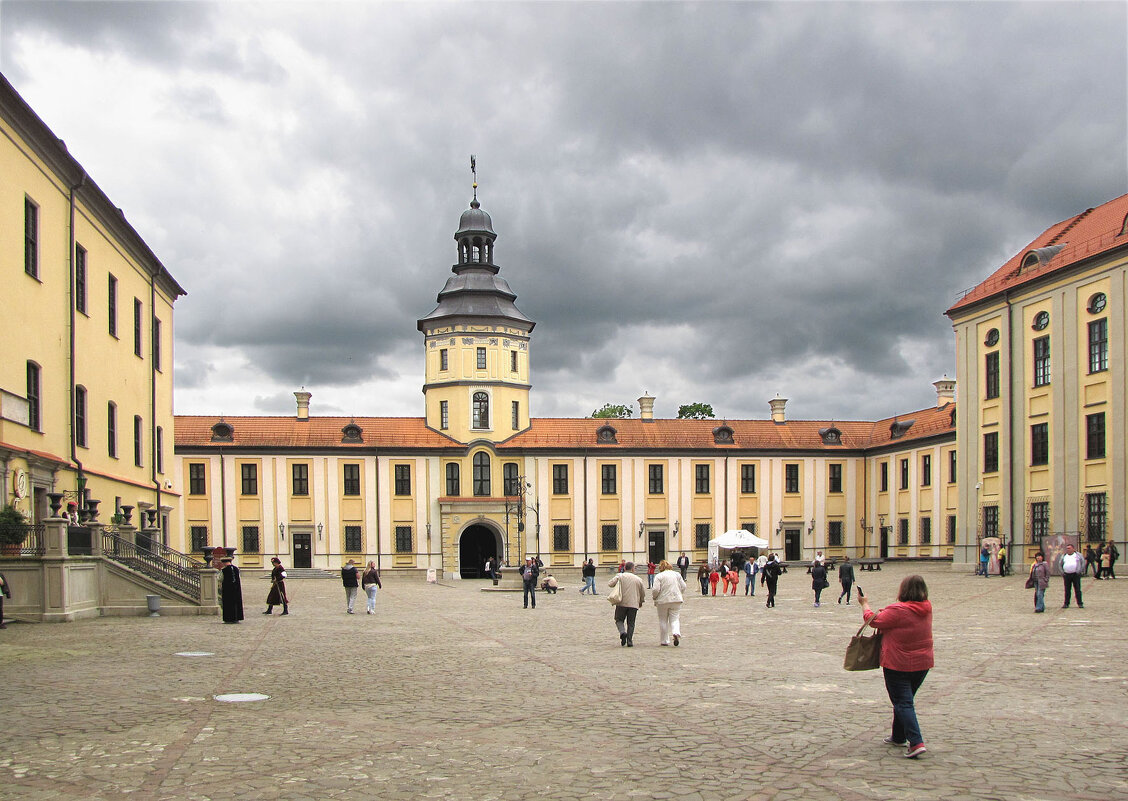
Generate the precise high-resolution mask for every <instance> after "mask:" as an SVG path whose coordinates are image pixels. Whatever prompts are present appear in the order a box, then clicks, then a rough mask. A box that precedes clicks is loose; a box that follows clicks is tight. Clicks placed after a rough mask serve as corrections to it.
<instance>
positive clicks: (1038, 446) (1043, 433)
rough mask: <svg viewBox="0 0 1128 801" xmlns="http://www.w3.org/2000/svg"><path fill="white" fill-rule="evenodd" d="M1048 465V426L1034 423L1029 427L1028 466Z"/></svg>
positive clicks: (1047, 424)
mask: <svg viewBox="0 0 1128 801" xmlns="http://www.w3.org/2000/svg"><path fill="white" fill-rule="evenodd" d="M1049 463H1050V424H1049V423H1035V424H1034V425H1032V426H1030V464H1032V465H1039V464H1049Z"/></svg>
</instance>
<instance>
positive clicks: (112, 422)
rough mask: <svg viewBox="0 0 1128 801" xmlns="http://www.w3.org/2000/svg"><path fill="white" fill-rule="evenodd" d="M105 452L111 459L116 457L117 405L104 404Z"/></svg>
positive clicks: (111, 403)
mask: <svg viewBox="0 0 1128 801" xmlns="http://www.w3.org/2000/svg"><path fill="white" fill-rule="evenodd" d="M106 452H107V453H108V454H109V455H110V458H111V459H116V458H117V406H116V405H115V404H114V403H113V402H110V403H107V404H106Z"/></svg>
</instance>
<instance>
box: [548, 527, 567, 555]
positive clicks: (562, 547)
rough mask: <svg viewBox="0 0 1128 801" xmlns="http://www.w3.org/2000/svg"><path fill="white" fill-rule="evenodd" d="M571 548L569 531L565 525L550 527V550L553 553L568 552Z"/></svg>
mask: <svg viewBox="0 0 1128 801" xmlns="http://www.w3.org/2000/svg"><path fill="white" fill-rule="evenodd" d="M571 548H572V536H571V531H570V530H569V528H568V526H567V525H555V526H553V527H552V550H554V551H569V550H571Z"/></svg>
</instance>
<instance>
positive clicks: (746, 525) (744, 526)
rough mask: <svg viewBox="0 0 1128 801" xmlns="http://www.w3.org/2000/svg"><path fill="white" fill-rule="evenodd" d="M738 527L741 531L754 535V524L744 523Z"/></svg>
mask: <svg viewBox="0 0 1128 801" xmlns="http://www.w3.org/2000/svg"><path fill="white" fill-rule="evenodd" d="M740 527H741V528H742V529H744V530H745V531H747V532H748V533H749V534H755V533H756V524H755V523H750V522H747V521H745V522H744V523H741V524H740Z"/></svg>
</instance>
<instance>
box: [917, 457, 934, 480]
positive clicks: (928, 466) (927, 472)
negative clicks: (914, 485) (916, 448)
mask: <svg viewBox="0 0 1128 801" xmlns="http://www.w3.org/2000/svg"><path fill="white" fill-rule="evenodd" d="M920 485H921V486H922V487H931V486H932V454H930V453H926V454H924V455H922V456H921V457H920Z"/></svg>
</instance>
